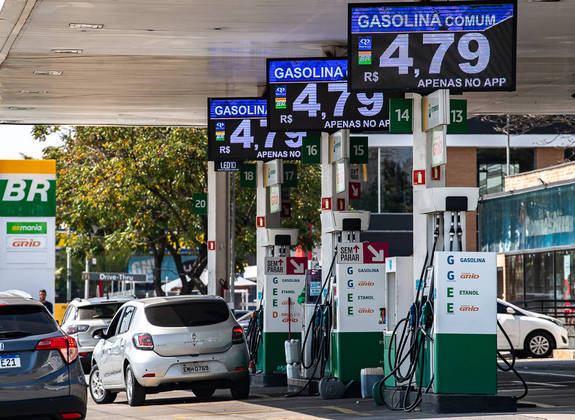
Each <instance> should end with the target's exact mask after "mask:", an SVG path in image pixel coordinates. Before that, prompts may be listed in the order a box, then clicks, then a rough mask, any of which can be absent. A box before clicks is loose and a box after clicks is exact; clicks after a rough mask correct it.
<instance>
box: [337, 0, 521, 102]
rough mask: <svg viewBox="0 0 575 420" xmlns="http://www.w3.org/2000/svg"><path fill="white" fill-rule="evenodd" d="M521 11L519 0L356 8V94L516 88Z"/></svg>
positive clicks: (352, 19)
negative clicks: (519, 9) (518, 4)
mask: <svg viewBox="0 0 575 420" xmlns="http://www.w3.org/2000/svg"><path fill="white" fill-rule="evenodd" d="M516 11H517V3H516V1H501V2H496V1H491V2H489V1H464V2H449V3H446V2H433V3H432V4H425V3H411V2H403V3H368V4H350V5H349V9H348V19H349V22H348V25H349V26H348V27H349V34H348V52H349V66H348V67H349V70H350V78H349V81H350V83H349V84H350V90H351V91H363V92H370V91H376V90H377V91H403V92H405V91H410V92H429V91H432V90H436V89H450V90H451V91H459V92H463V91H495V90H515V60H516V40H517V14H516Z"/></svg>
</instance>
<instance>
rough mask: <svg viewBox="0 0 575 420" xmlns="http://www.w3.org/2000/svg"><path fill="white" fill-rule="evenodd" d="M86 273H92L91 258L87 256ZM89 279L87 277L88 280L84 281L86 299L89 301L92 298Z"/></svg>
mask: <svg viewBox="0 0 575 420" xmlns="http://www.w3.org/2000/svg"><path fill="white" fill-rule="evenodd" d="M85 271H86V273H89V272H90V258H89V257H88V255H86V269H85ZM88 277H89V276H87V277H86V280H84V299H88V298H89V297H90V280H88Z"/></svg>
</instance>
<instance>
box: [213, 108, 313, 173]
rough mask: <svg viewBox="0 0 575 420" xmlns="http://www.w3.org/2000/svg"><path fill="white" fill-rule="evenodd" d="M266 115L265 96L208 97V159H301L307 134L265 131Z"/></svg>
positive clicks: (266, 128)
mask: <svg viewBox="0 0 575 420" xmlns="http://www.w3.org/2000/svg"><path fill="white" fill-rule="evenodd" d="M266 117H267V100H266V99H261V98H233V99H230V98H208V160H212V161H227V162H234V161H235V162H241V161H245V160H271V159H284V160H299V159H301V144H302V139H303V137H305V136H306V135H307V133H306V132H290V133H276V132H273V131H269V129H268V126H267V118H266Z"/></svg>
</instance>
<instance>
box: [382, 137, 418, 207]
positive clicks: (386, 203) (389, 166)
mask: <svg viewBox="0 0 575 420" xmlns="http://www.w3.org/2000/svg"><path fill="white" fill-rule="evenodd" d="M380 154H381V155H380V159H381V168H380V173H381V188H380V203H381V213H411V212H412V211H413V186H412V185H411V172H412V167H413V152H412V149H411V147H395V148H387V147H386V148H380Z"/></svg>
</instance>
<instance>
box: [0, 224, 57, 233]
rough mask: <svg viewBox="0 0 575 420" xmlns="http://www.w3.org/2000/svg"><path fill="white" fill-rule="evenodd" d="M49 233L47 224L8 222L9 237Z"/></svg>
mask: <svg viewBox="0 0 575 420" xmlns="http://www.w3.org/2000/svg"><path fill="white" fill-rule="evenodd" d="M47 232H48V230H47V226H46V222H8V223H6V233H7V234H8V235H11V234H12V235H45V234H46V233H47Z"/></svg>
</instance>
